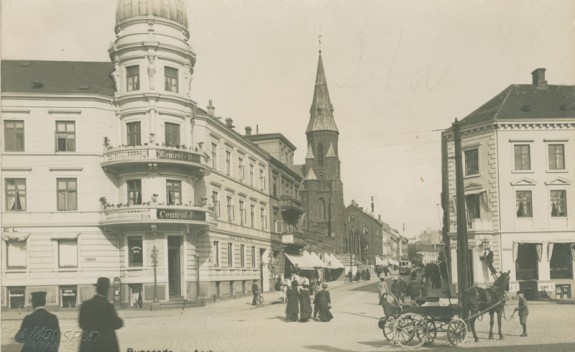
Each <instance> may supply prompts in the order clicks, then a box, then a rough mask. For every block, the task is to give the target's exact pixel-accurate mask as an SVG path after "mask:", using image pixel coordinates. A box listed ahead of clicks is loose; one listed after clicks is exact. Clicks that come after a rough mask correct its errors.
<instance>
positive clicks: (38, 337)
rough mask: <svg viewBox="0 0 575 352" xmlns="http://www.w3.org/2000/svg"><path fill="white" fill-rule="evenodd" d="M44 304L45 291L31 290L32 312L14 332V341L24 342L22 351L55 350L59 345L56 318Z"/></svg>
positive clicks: (58, 328)
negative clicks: (16, 331)
mask: <svg viewBox="0 0 575 352" xmlns="http://www.w3.org/2000/svg"><path fill="white" fill-rule="evenodd" d="M45 305H46V292H32V307H33V308H34V312H33V313H32V314H29V315H27V316H26V317H25V318H24V320H23V321H22V325H21V326H20V330H19V331H18V333H17V334H16V341H18V342H20V343H23V344H24V346H23V347H22V352H34V351H43V352H44V351H46V352H48V351H51V352H57V351H58V348H59V347H60V325H59V324H58V318H57V317H56V316H55V315H54V314H52V313H49V312H48V311H47V310H46V307H45Z"/></svg>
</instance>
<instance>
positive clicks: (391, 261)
mask: <svg viewBox="0 0 575 352" xmlns="http://www.w3.org/2000/svg"><path fill="white" fill-rule="evenodd" d="M389 264H390V265H399V262H398V261H397V260H395V259H389Z"/></svg>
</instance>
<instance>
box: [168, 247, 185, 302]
mask: <svg viewBox="0 0 575 352" xmlns="http://www.w3.org/2000/svg"><path fill="white" fill-rule="evenodd" d="M181 247H182V238H181V237H178V236H169V237H168V280H169V282H168V289H169V291H170V297H180V296H181V295H182V292H181V288H182V281H181V264H180V261H181Z"/></svg>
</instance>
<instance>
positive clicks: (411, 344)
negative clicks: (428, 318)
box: [394, 313, 427, 348]
mask: <svg viewBox="0 0 575 352" xmlns="http://www.w3.org/2000/svg"><path fill="white" fill-rule="evenodd" d="M424 320H425V319H424V318H423V317H422V316H421V315H418V314H415V313H406V314H402V315H400V316H399V318H397V321H396V322H395V325H394V331H395V342H397V344H398V345H400V346H401V347H403V348H418V347H420V346H421V345H423V343H424V342H425V341H427V324H425V323H424Z"/></svg>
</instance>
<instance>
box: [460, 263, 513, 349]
mask: <svg viewBox="0 0 575 352" xmlns="http://www.w3.org/2000/svg"><path fill="white" fill-rule="evenodd" d="M509 272H510V271H508V272H506V273H504V272H502V273H501V275H500V276H499V277H498V278H497V280H495V282H494V283H493V285H492V286H491V287H489V288H486V289H484V288H481V287H470V288H468V289H467V290H465V291H463V294H462V296H461V297H462V304H461V309H462V313H463V318H464V319H466V318H467V317H468V316H471V317H472V318H471V319H469V323H470V324H469V325H470V326H471V331H472V332H473V337H474V338H475V342H477V341H479V338H478V337H477V333H476V332H475V320H476V319H477V316H476V314H477V313H478V312H480V311H484V310H488V312H489V339H493V315H494V313H497V327H498V328H499V339H500V340H503V333H502V332H501V315H502V314H503V310H504V309H505V294H506V292H508V291H509ZM469 313H470V314H471V315H468V314H469Z"/></svg>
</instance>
